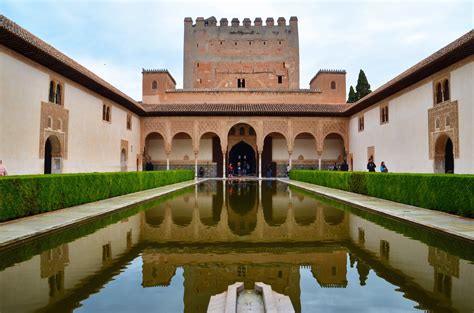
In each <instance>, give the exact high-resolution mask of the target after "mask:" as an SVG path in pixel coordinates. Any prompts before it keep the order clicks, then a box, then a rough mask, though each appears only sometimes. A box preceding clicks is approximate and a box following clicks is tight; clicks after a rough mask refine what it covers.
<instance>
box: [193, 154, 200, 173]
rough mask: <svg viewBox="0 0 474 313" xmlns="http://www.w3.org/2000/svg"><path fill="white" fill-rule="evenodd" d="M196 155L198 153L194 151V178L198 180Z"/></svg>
mask: <svg viewBox="0 0 474 313" xmlns="http://www.w3.org/2000/svg"><path fill="white" fill-rule="evenodd" d="M198 154H199V152H196V151H194V178H196V179H197V178H198Z"/></svg>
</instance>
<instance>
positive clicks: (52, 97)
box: [48, 81, 54, 102]
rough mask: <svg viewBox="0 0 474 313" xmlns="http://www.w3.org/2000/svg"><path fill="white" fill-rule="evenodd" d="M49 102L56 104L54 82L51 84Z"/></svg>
mask: <svg viewBox="0 0 474 313" xmlns="http://www.w3.org/2000/svg"><path fill="white" fill-rule="evenodd" d="M48 100H49V102H54V82H53V81H51V82H50V83H49V99H48Z"/></svg>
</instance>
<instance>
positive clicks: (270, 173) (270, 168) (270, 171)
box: [267, 163, 272, 178]
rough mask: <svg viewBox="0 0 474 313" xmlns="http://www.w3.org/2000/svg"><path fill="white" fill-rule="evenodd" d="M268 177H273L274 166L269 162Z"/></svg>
mask: <svg viewBox="0 0 474 313" xmlns="http://www.w3.org/2000/svg"><path fill="white" fill-rule="evenodd" d="M267 177H268V178H270V177H272V166H271V165H270V163H268V164H267Z"/></svg>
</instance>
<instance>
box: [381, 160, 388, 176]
mask: <svg viewBox="0 0 474 313" xmlns="http://www.w3.org/2000/svg"><path fill="white" fill-rule="evenodd" d="M380 172H381V173H388V168H387V166H386V165H385V162H384V161H382V163H380Z"/></svg>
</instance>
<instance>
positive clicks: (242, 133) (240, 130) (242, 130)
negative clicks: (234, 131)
mask: <svg viewBox="0 0 474 313" xmlns="http://www.w3.org/2000/svg"><path fill="white" fill-rule="evenodd" d="M239 135H240V136H244V135H245V128H243V127H240V129H239Z"/></svg>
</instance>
